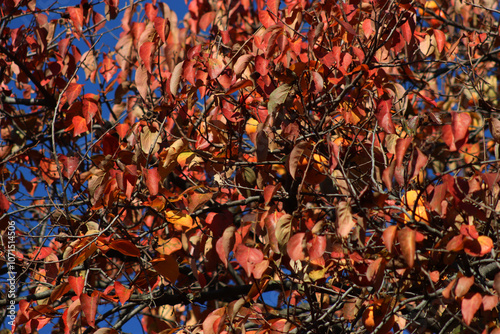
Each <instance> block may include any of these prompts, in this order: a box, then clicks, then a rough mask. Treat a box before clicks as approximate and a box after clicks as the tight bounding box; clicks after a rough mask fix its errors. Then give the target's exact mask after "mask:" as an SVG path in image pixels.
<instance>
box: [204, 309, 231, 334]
mask: <svg viewBox="0 0 500 334" xmlns="http://www.w3.org/2000/svg"><path fill="white" fill-rule="evenodd" d="M225 314H226V308H225V307H221V308H218V309H216V310H215V311H212V312H211V313H210V314H209V315H208V316H207V317H206V318H205V320H204V321H203V333H204V334H218V333H222V331H221V330H219V328H218V327H219V321H220V319H221V318H222V317H223V316H224V315H225Z"/></svg>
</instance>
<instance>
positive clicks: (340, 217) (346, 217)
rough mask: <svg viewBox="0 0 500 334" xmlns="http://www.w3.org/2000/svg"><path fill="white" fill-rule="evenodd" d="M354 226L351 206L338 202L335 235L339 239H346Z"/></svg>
mask: <svg viewBox="0 0 500 334" xmlns="http://www.w3.org/2000/svg"><path fill="white" fill-rule="evenodd" d="M355 225H356V221H355V220H354V218H353V216H352V213H351V206H350V205H349V203H347V202H346V201H342V202H340V203H339V205H338V207H337V233H338V234H339V236H340V237H342V238H347V237H348V236H349V233H350V232H351V230H352V228H353V227H354V226H355Z"/></svg>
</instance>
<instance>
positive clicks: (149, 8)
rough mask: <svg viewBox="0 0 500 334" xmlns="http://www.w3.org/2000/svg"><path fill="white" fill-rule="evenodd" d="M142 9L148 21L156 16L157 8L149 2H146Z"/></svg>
mask: <svg viewBox="0 0 500 334" xmlns="http://www.w3.org/2000/svg"><path fill="white" fill-rule="evenodd" d="M144 11H145V12H146V16H147V18H148V19H149V21H153V20H154V19H155V18H156V16H158V8H157V7H156V6H154V5H153V4H151V3H147V4H146V6H145V8H144Z"/></svg>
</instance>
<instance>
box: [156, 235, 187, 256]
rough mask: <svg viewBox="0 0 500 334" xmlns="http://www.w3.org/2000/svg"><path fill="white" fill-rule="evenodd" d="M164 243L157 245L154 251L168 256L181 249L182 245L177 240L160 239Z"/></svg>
mask: <svg viewBox="0 0 500 334" xmlns="http://www.w3.org/2000/svg"><path fill="white" fill-rule="evenodd" d="M160 240H162V241H164V242H162V243H159V244H158V247H156V251H157V252H158V253H160V254H162V255H170V254H172V253H174V252H176V251H178V250H179V249H182V243H181V241H180V240H179V239H178V238H171V239H168V240H163V239H160Z"/></svg>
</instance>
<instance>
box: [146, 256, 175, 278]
mask: <svg viewBox="0 0 500 334" xmlns="http://www.w3.org/2000/svg"><path fill="white" fill-rule="evenodd" d="M151 264H152V265H153V268H155V270H156V271H157V272H158V273H159V274H160V275H162V276H163V277H164V278H166V279H167V280H168V281H169V282H170V283H172V284H173V283H175V281H176V280H177V278H178V277H179V265H178V264H177V261H176V260H175V259H174V257H173V256H170V255H164V257H163V258H159V259H153V260H151Z"/></svg>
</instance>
